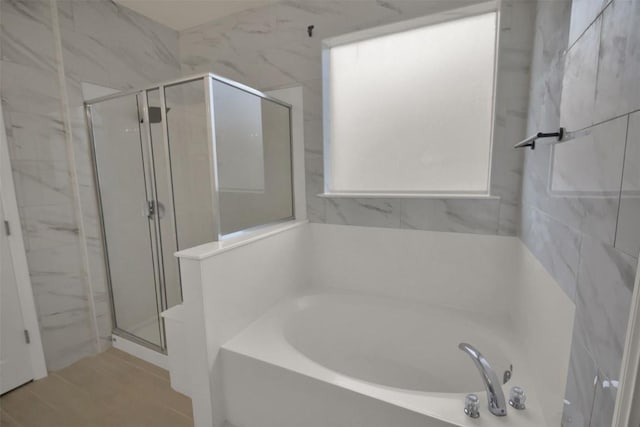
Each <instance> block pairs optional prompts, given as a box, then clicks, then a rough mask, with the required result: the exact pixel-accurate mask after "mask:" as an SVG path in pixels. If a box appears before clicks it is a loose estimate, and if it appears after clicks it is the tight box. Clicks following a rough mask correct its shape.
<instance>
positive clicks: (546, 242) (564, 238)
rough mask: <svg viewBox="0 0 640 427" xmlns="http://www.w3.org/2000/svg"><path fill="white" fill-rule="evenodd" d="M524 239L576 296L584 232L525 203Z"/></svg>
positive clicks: (522, 229)
mask: <svg viewBox="0 0 640 427" xmlns="http://www.w3.org/2000/svg"><path fill="white" fill-rule="evenodd" d="M520 237H521V239H522V241H523V242H524V243H525V244H526V245H527V247H528V248H529V250H530V251H531V252H532V253H533V254H534V255H535V257H536V258H538V260H539V261H540V262H541V263H542V265H543V266H544V267H545V268H546V269H547V271H548V272H549V274H551V276H552V277H553V278H554V279H555V280H556V281H557V282H558V284H559V285H560V287H561V288H562V290H563V291H564V292H565V293H566V294H567V295H568V296H569V298H571V299H572V300H574V298H575V293H576V280H577V273H578V263H579V253H580V240H581V234H580V233H579V232H578V231H576V230H574V229H573V228H570V227H568V226H566V225H565V224H563V223H561V222H559V221H557V220H555V219H554V218H552V217H550V216H548V215H547V214H545V213H543V212H541V211H540V210H538V209H537V208H535V207H533V206H529V205H523V207H522V225H521V236H520Z"/></svg>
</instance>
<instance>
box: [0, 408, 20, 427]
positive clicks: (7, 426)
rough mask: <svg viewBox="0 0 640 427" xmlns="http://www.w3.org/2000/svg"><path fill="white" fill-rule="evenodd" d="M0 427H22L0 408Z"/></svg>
mask: <svg viewBox="0 0 640 427" xmlns="http://www.w3.org/2000/svg"><path fill="white" fill-rule="evenodd" d="M0 427H22V426H21V425H20V424H18V421H16V420H15V419H14V418H13V417H12V416H11V415H9V414H8V413H6V412H5V411H4V410H2V408H0Z"/></svg>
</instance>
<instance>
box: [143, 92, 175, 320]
mask: <svg viewBox="0 0 640 427" xmlns="http://www.w3.org/2000/svg"><path fill="white" fill-rule="evenodd" d="M147 100H148V101H147V102H148V105H149V128H150V133H151V151H152V155H153V170H154V173H155V182H156V188H155V192H156V194H155V200H156V206H157V207H156V210H157V212H156V214H157V217H158V224H159V231H160V233H159V237H158V239H159V243H160V244H159V256H160V257H161V259H162V262H161V263H160V267H161V268H162V273H163V278H164V283H165V286H164V295H162V297H163V298H165V301H166V303H165V307H166V308H171V307H173V306H174V305H176V304H180V303H181V302H182V288H181V286H180V268H179V264H178V259H177V258H176V257H175V256H173V254H174V253H175V252H176V251H177V250H178V245H177V240H176V221H175V216H174V209H173V183H172V180H171V163H170V162H169V151H168V147H167V146H166V145H165V143H164V126H165V119H166V117H167V115H168V114H169V111H170V110H169V109H165V114H162V110H161V100H160V90H159V89H152V90H149V91H148V92H147Z"/></svg>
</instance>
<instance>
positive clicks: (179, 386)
mask: <svg viewBox="0 0 640 427" xmlns="http://www.w3.org/2000/svg"><path fill="white" fill-rule="evenodd" d="M160 315H161V316H162V318H163V319H164V330H165V333H166V335H167V336H166V340H167V344H168V345H167V364H168V369H169V380H170V381H171V388H172V389H174V390H175V391H177V392H180V393H182V394H184V395H187V396H189V393H190V392H191V390H190V385H189V384H190V380H189V368H188V365H187V363H188V362H187V338H186V331H185V327H184V306H183V305H182V304H178V305H174V306H173V307H171V308H170V309H168V310H165V311H163V312H162V313H160ZM169 343H170V344H169Z"/></svg>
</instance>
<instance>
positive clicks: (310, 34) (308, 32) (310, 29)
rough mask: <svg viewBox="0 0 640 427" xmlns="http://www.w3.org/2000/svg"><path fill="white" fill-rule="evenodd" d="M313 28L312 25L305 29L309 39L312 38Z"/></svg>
mask: <svg viewBox="0 0 640 427" xmlns="http://www.w3.org/2000/svg"><path fill="white" fill-rule="evenodd" d="M314 28H315V26H314V25H309V26H308V27H307V34H309V37H313V29H314Z"/></svg>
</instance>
